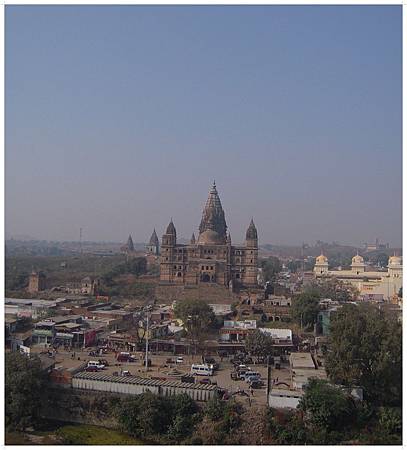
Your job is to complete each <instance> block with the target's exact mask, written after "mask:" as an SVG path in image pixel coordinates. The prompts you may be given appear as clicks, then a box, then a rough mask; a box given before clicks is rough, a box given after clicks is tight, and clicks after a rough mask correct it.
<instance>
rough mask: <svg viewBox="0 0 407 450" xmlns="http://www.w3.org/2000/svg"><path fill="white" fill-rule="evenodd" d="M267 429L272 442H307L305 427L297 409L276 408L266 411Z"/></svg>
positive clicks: (290, 443)
mask: <svg viewBox="0 0 407 450" xmlns="http://www.w3.org/2000/svg"><path fill="white" fill-rule="evenodd" d="M267 422H268V431H269V433H270V434H271V435H272V438H273V442H275V443H276V444H279V445H304V444H306V443H307V440H308V439H307V429H306V427H305V424H304V421H303V419H302V415H301V414H300V413H299V412H298V411H292V410H277V409H274V408H270V409H269V410H268V412H267Z"/></svg>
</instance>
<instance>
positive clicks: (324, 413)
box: [298, 378, 353, 432]
mask: <svg viewBox="0 0 407 450" xmlns="http://www.w3.org/2000/svg"><path fill="white" fill-rule="evenodd" d="M298 408H299V409H300V410H301V411H303V412H304V414H305V417H306V422H308V423H309V424H310V425H311V427H312V428H314V429H316V430H321V431H325V432H330V431H334V430H341V429H342V428H343V427H344V426H345V425H346V424H347V423H349V421H351V420H352V416H353V414H352V413H353V405H352V401H351V400H350V398H349V397H348V396H347V395H346V394H345V393H344V392H343V391H342V390H341V389H340V388H338V387H336V386H332V385H331V384H329V382H328V381H326V380H318V379H315V378H311V379H310V380H309V382H308V385H307V387H306V388H305V392H304V395H303V396H302V398H301V400H300V403H299V405H298Z"/></svg>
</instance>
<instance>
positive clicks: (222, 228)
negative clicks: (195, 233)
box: [198, 180, 227, 242]
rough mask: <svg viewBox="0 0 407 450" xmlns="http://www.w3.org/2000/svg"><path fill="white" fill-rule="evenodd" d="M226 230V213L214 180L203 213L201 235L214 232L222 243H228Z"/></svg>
mask: <svg viewBox="0 0 407 450" xmlns="http://www.w3.org/2000/svg"><path fill="white" fill-rule="evenodd" d="M226 229H227V226H226V221H225V213H224V211H223V208H222V203H221V201H220V198H219V195H218V191H217V190H216V184H215V180H214V181H213V185H212V187H211V189H210V191H209V195H208V199H207V201H206V204H205V208H204V210H203V213H202V220H201V224H200V225H199V233H200V234H202V233H204V232H205V231H212V232H215V233H217V234H218V235H219V239H220V240H221V241H223V242H226ZM198 241H199V239H198Z"/></svg>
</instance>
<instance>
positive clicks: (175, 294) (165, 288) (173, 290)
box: [155, 284, 239, 305]
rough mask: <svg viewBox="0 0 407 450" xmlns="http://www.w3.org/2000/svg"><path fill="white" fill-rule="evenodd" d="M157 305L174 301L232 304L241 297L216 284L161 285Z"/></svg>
mask: <svg viewBox="0 0 407 450" xmlns="http://www.w3.org/2000/svg"><path fill="white" fill-rule="evenodd" d="M155 298H156V301H157V303H163V304H164V303H165V304H171V303H172V302H173V301H174V300H176V301H182V300H186V299H193V300H195V299H197V300H202V301H204V302H206V303H219V304H229V305H230V304H232V303H233V302H235V301H238V299H239V296H238V295H237V294H235V293H232V292H230V291H229V289H227V288H225V287H223V286H219V285H216V284H211V285H207V284H206V285H198V286H173V285H160V286H156V288H155Z"/></svg>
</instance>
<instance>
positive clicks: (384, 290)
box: [314, 254, 403, 300]
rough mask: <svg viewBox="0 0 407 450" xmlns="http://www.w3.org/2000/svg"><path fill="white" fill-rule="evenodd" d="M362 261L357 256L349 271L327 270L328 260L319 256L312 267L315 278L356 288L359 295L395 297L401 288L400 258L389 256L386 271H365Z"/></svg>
mask: <svg viewBox="0 0 407 450" xmlns="http://www.w3.org/2000/svg"><path fill="white" fill-rule="evenodd" d="M366 269H367V268H366V264H365V262H364V259H363V257H362V256H360V255H359V254H357V255H355V256H354V257H353V258H352V264H351V268H350V270H329V263H328V258H327V257H326V256H325V255H323V254H321V255H320V256H318V257H317V259H316V262H315V266H314V276H315V278H337V279H338V280H341V281H344V282H348V283H350V284H352V285H353V286H354V287H356V288H357V289H358V291H359V293H360V295H366V294H376V295H382V296H383V299H384V300H391V299H392V298H393V297H394V296H397V294H398V292H399V290H400V288H401V287H402V286H403V266H402V259H401V257H400V256H391V257H390V258H389V264H388V266H387V271H386V272H384V271H382V272H380V271H373V270H366Z"/></svg>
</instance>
